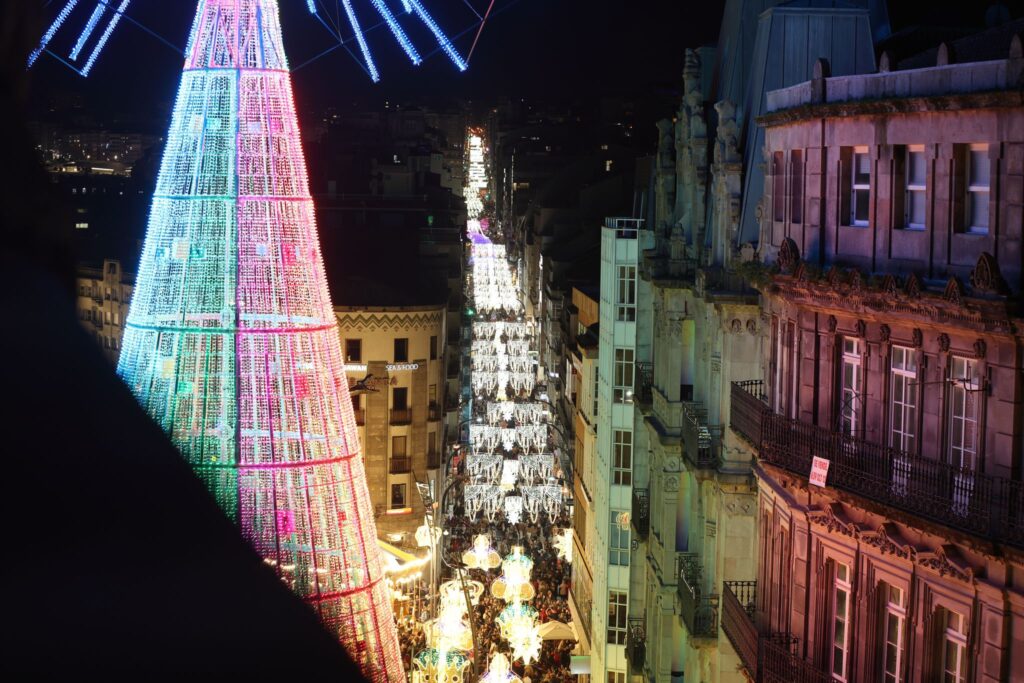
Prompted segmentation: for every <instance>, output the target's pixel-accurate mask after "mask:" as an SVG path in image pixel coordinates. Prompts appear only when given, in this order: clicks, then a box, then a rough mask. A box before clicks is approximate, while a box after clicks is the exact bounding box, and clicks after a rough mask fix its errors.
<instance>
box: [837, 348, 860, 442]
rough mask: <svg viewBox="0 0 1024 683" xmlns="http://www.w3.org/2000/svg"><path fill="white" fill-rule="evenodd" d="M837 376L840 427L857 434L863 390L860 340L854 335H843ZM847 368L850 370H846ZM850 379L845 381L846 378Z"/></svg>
mask: <svg viewBox="0 0 1024 683" xmlns="http://www.w3.org/2000/svg"><path fill="white" fill-rule="evenodd" d="M842 352H843V353H842V357H841V359H840V377H839V387H840V392H839V416H840V428H841V431H842V432H843V433H844V434H849V435H850V436H856V435H857V429H858V428H859V427H860V424H859V423H860V406H859V405H858V403H859V402H860V400H861V392H862V390H863V383H864V378H863V373H862V370H863V363H864V358H863V355H862V351H861V341H860V339H857V338H856V337H843V346H842ZM847 368H849V369H850V372H849V373H848V372H847ZM848 379H849V380H850V381H847V380H848Z"/></svg>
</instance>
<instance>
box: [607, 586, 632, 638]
mask: <svg viewBox="0 0 1024 683" xmlns="http://www.w3.org/2000/svg"><path fill="white" fill-rule="evenodd" d="M618 608H621V609H622V623H621V624H620V623H618V622H619V619H618ZM628 611H629V594H628V593H626V591H617V590H610V591H608V644H609V645H625V644H626V630H627V625H628V624H629V619H628Z"/></svg>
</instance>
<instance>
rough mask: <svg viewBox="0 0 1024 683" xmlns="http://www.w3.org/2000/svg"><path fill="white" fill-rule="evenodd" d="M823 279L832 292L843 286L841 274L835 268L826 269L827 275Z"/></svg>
mask: <svg viewBox="0 0 1024 683" xmlns="http://www.w3.org/2000/svg"><path fill="white" fill-rule="evenodd" d="M825 278H826V279H827V280H828V286H829V287H831V288H832V289H833V290H837V289H839V286H840V285H842V284H843V273H842V272H841V271H840V270H839V268H838V267H836V266H832V267H831V268H829V269H828V274H827V275H826V276H825Z"/></svg>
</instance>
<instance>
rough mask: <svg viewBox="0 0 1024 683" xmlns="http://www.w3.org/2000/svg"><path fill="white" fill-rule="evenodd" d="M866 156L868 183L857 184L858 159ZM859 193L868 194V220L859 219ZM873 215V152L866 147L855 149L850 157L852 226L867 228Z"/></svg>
mask: <svg viewBox="0 0 1024 683" xmlns="http://www.w3.org/2000/svg"><path fill="white" fill-rule="evenodd" d="M859 156H864V157H866V158H867V160H868V181H867V182H866V183H858V182H857V168H858V164H857V158H858V157H859ZM859 192H867V193H868V216H869V217H868V218H862V219H858V218H857V194H858V193H859ZM870 215H871V152H870V151H869V150H868V148H867V147H866V146H865V147H854V148H853V153H852V154H851V155H850V225H856V226H858V227H867V226H868V225H869V224H870V222H871V219H870Z"/></svg>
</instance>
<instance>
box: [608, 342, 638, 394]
mask: <svg viewBox="0 0 1024 683" xmlns="http://www.w3.org/2000/svg"><path fill="white" fill-rule="evenodd" d="M613 359H614V360H613V362H614V364H615V367H614V369H613V373H614V375H613V378H612V379H613V380H614V383H615V384H614V390H613V392H612V400H613V401H614V402H615V403H632V402H633V380H634V373H635V371H636V352H635V351H634V350H633V349H628V348H617V349H615V355H614V356H613Z"/></svg>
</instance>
